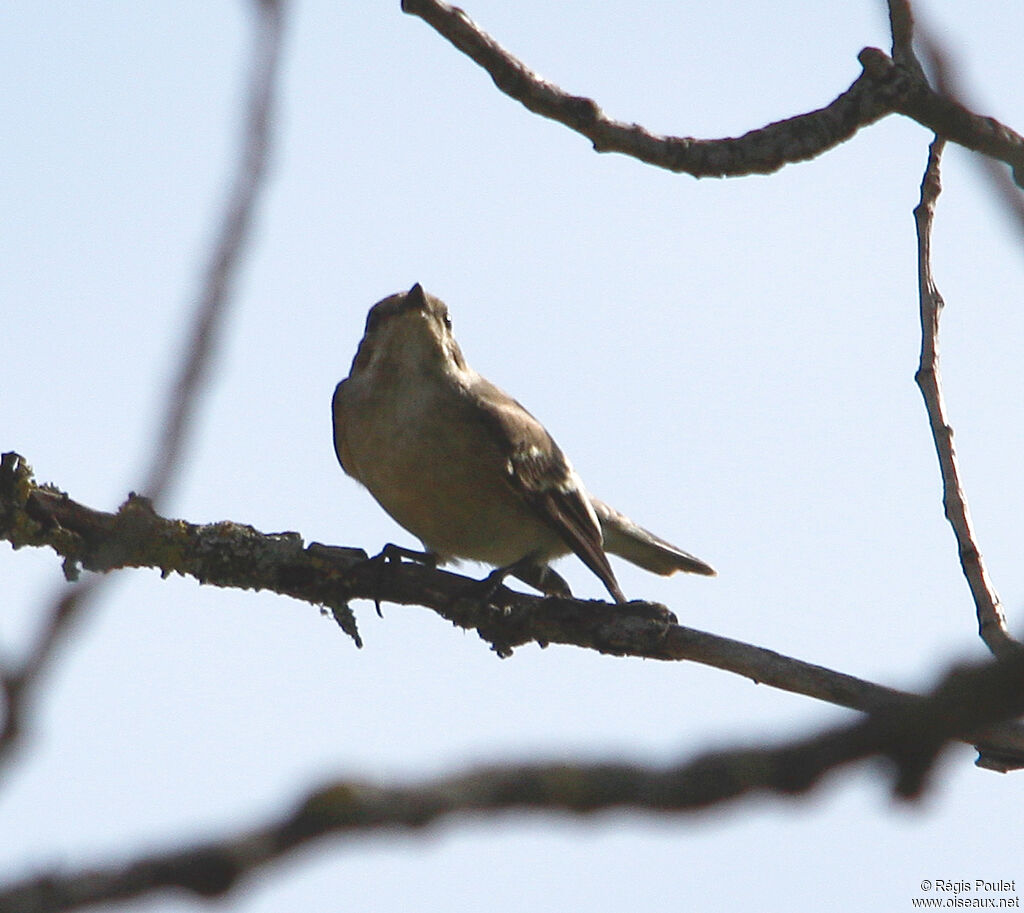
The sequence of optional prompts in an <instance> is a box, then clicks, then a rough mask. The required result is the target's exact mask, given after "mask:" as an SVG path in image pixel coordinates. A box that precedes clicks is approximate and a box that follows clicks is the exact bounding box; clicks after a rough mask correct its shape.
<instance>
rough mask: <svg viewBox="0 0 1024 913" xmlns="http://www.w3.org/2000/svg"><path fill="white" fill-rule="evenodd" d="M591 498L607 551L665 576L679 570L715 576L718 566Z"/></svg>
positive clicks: (602, 502)
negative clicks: (696, 556) (713, 565)
mask: <svg viewBox="0 0 1024 913" xmlns="http://www.w3.org/2000/svg"><path fill="white" fill-rule="evenodd" d="M590 502H591V504H592V505H593V507H594V513H596V514H597V519H598V520H599V521H600V523H601V532H602V533H603V534H604V550H605V551H606V552H611V553H612V554H614V555H618V556H619V557H620V558H625V559H626V560H627V561H630V562H632V563H633V564H635V565H638V566H639V567H642V568H643V569H644V570H647V571H651V572H653V573H655V574H661V575H662V576H666V577H667V576H668V575H669V574H674V573H675V572H676V571H685V572H686V573H688V574H703V575H704V576H706V577H714V576H715V569H714V568H713V567H712V566H711V565H710V564H707V563H706V562H704V561H701V560H700V558H695V557H694V556H693V555H691V554H690V553H689V552H684V551H683V550H682V549H681V548H677V547H676V546H674V545H673V544H672V543H671V542H666V541H665V540H664V539H661V538H659V537H658V536H656V535H654V533H652V532H650V531H649V530H646V529H644V528H643V527H642V526H637V524H636V523H634V522H633V521H632V520H630V519H629V517H627V516H626V515H625V514H620V513H619V512H618V511H617V510H616V509H615V508H614V507H609V506H608V505H607V504H605V503H604V501H600V500H598V499H597V498H594V497H591V499H590Z"/></svg>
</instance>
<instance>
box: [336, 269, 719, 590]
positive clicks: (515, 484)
mask: <svg viewBox="0 0 1024 913" xmlns="http://www.w3.org/2000/svg"><path fill="white" fill-rule="evenodd" d="M333 415H334V450H335V453H337V455H338V461H339V462H340V463H341V466H342V469H344V470H345V472H347V473H348V474H349V475H350V476H352V477H353V478H354V479H356V480H357V481H359V482H361V483H362V484H363V485H365V486H366V487H367V488H368V489H369V490H370V493H371V494H372V495H373V496H374V498H376V499H377V501H378V503H379V504H380V506H381V507H383V508H384V510H386V511H387V512H388V513H389V514H390V515H391V516H392V517H393V518H394V519H395V520H396V521H397V522H398V523H399V524H400V525H401V526H403V527H405V529H407V530H408V531H409V532H410V533H412V534H413V535H414V536H416V537H417V538H418V539H419V540H420V541H421V542H422V543H423V546H424V548H425V549H426V550H427V552H428V554H429V555H430V556H431V557H433V558H435V559H436V560H438V561H441V562H444V561H450V560H457V559H468V560H472V561H480V562H483V563H485V564H490V565H494V566H495V567H497V568H498V570H497V571H495V575H497V577H496V578H495V579H497V580H499V581H500V580H501V579H504V577H505V576H506V575H507V574H511V575H512V576H514V577H518V578H519V579H520V580H522V581H524V582H525V583H528V584H529V585H530V586H532V587H535V588H536V589H538V590H540V591H541V592H543V593H546V594H555V595H571V594H570V592H569V587H568V584H566V582H565V581H564V580H563V579H562V578H561V576H559V575H558V574H557V573H556V572H555V571H553V570H552V569H551V568H550V567H549V566H548V563H549V562H550V561H552V560H553V559H555V558H558V557H560V556H562V555H566V554H568V553H569V552H570V551H571V552H575V553H576V554H577V555H578V556H579V558H580V560H582V561H583V563H584V564H585V565H586V566H587V567H589V568H590V569H591V570H592V571H593V572H594V573H595V574H596V575H597V576H598V577H599V578H600V579H601V582H602V583H603V584H604V585H605V587H606V588H607V589H608V592H609V593H610V594H611V595H612V597H613V598H614V599H615V601H616V602H625V601H626V598H625V597H624V596H623V595H622V590H621V589H620V588H619V584H618V582H617V581H616V579H615V574H614V572H613V571H612V568H611V565H610V564H609V563H608V557H607V555H606V552H612V553H613V554H616V555H620V556H622V557H623V558H625V559H626V560H627V561H631V562H632V563H633V564H636V565H639V566H640V567H642V568H645V569H646V570H649V571H653V572H654V573H656V574H663V575H668V574H672V573H674V572H675V571H687V572H689V573H692V574H705V575H708V576H713V575H714V573H715V571H714V569H713V568H712V567H710V566H709V565H707V564H705V563H704V562H703V561H701V560H700V559H699V558H695V557H694V556H693V555H690V554H688V553H687V552H684V551H683V550H682V549H679V548H676V547H675V546H674V545H671V544H670V543H668V542H666V541H665V540H664V539H659V538H658V537H657V536H655V535H654V534H653V533H650V532H648V531H647V530H646V529H644V528H643V527H640V526H637V524H635V523H634V522H633V521H632V520H630V519H629V518H628V517H626V516H624V515H623V514H621V513H619V512H618V511H617V510H614V509H613V508H611V507H609V506H608V505H607V504H605V503H604V502H603V501H599V500H598V499H597V498H594V497H592V496H591V495H590V494H588V492H587V490H586V488H584V486H583V482H582V481H581V480H580V477H579V476H578V475H577V474H576V471H575V470H574V469H573V468H572V464H571V463H570V462H569V460H568V459H567V458H566V456H565V454H563V453H562V451H561V449H560V448H559V447H558V445H557V444H556V443H555V442H554V440H553V439H552V437H551V435H550V434H548V432H547V431H546V430H545V429H544V426H543V425H541V423H540V422H538V421H537V420H536V419H535V418H534V417H533V416H532V415H530V413H529V412H527V411H526V409H524V408H523V407H522V406H521V405H520V404H519V403H518V402H516V400H514V399H512V397H511V396H509V395H508V394H507V393H505V392H504V391H502V390H499V389H498V388H497V387H496V386H494V384H492V383H491V382H490V381H488V380H487V379H486V378H483V377H481V376H480V375H479V374H477V372H476V371H474V370H473V369H472V368H471V367H470V366H469V365H468V364H467V363H466V359H465V358H464V357H463V355H462V351H461V350H460V349H459V346H458V344H457V343H456V342H455V338H454V337H453V336H452V323H451V318H450V317H449V316H448V308H447V307H445V305H444V302H442V301H440V300H439V299H437V298H435V297H434V296H433V295H428V294H427V293H426V292H424V291H423V289H422V288H421V287H420V285H419V283H417V284H416V285H414V286H413V287H412V288H411V289H410V290H409V291H408V292H405V293H400V294H397V295H391V296H390V297H388V298H385V299H384V300H383V301H379V302H378V303H377V304H375V305H374V306H373V307H372V308H371V309H370V313H369V315H368V316H367V318H366V331H365V333H364V335H363V339H362V341H361V342H360V343H359V349H358V351H357V352H356V356H355V359H354V360H353V361H352V369H351V371H350V373H349V376H348V377H347V378H346V379H345V380H343V381H342V382H341V383H340V384H338V386H337V389H336V390H335V391H334V402H333ZM495 575H492V577H495Z"/></svg>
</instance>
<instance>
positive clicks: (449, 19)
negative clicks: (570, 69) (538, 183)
mask: <svg viewBox="0 0 1024 913" xmlns="http://www.w3.org/2000/svg"><path fill="white" fill-rule="evenodd" d="M402 10H403V11H404V12H406V13H409V14H411V15H414V16H418V17H419V18H421V19H423V21H424V22H426V23H427V24H428V25H430V26H431V27H432V28H433V29H434V30H435V31H437V32H438V33H439V34H440V35H442V36H443V37H445V38H447V39H448V41H450V42H451V43H452V44H453V45H454V46H455V47H456V48H458V49H459V50H460V51H461V52H462V53H463V54H465V55H467V56H468V57H470V58H471V59H472V60H474V61H475V62H476V63H477V64H479V65H480V66H481V67H482V68H483V69H485V70H486V71H487V72H488V73H489V74H490V76H491V79H493V80H494V84H495V85H496V86H497V87H498V88H499V89H500V90H501V91H502V92H504V93H505V94H506V95H508V96H509V97H510V98H514V99H515V100H516V101H518V102H520V103H521V104H522V105H524V106H525V107H526V108H528V109H529V110H531V111H533V112H534V113H535V114H539V115H541V116H542V117H547V118H549V119H551V120H554V121H558V122H559V123H561V124H564V125H565V126H566V127H568V128H569V129H570V130H574V131H575V132H577V133H580V134H582V135H583V136H585V137H587V139H589V140H590V141H591V143H592V144H593V146H594V149H595V151H597V152H619V153H622V154H623V155H629V156H632V157H633V158H636V159H639V160H640V161H642V162H647V163H648V164H650V165H655V166H657V167H659V168H665V169H668V170H669V171H676V172H683V173H686V174H691V175H693V176H694V177H739V176H742V175H748V174H769V173H771V172H773V171H778V170H779V169H780V168H782V167H783V166H785V165H787V164H792V163H795V162H802V161H806V160H808V159H812V158H815V157H817V156H819V155H821V154H822V153H824V152H826V151H828V150H829V149H831V148H833V147H834V146H837V145H838V144H839V143H841V142H843V141H845V140H847V139H849V138H850V137H851V136H853V135H854V133H856V132H857V131H858V130H859V129H860V128H861V127H865V126H867V125H868V124H872V123H874V122H875V121H877V120H879V119H880V118H882V117H884V116H886V115H887V114H891V113H893V112H899V113H901V114H904V115H905V116H907V117H911V118H913V119H914V120H917V121H918V122H919V123H921V124H923V125H924V126H926V127H928V128H929V129H930V130H932V131H934V132H937V133H941V134H942V135H944V136H947V137H948V138H949V139H951V140H953V141H954V142H957V143H960V144H961V145H964V146H967V147H968V148H970V149H976V150H977V151H979V152H984V153H985V154H986V155H990V156H992V157H994V158H998V159H1001V160H1002V161H1005V162H1007V163H1009V164H1010V165H1013V166H1014V167H1015V168H1018V166H1019V171H1018V173H1021V174H1024V138H1022V137H1021V136H1019V135H1018V134H1017V133H1015V132H1014V131H1013V130H1011V129H1009V128H1008V127H1005V126H1003V125H1002V124H1000V123H999V122H998V121H996V120H993V119H992V118H988V117H979V116H977V115H975V114H972V113H971V112H969V111H967V110H966V109H965V108H963V107H962V106H961V105H958V104H957V103H956V102H954V101H951V100H950V99H947V98H944V97H943V96H941V95H939V94H938V93H936V92H935V91H933V90H932V89H931V87H930V86H929V85H928V83H927V81H926V80H925V79H924V76H923V73H922V71H921V68H920V65H917V66H916V67H915V66H914V64H915V63H916V58H915V57H913V54H912V51H911V50H910V40H911V38H912V35H913V20H912V18H911V17H910V9H909V7H907V6H906V4H905V3H899V2H896V0H893V3H891V4H890V18H891V21H892V23H893V29H894V45H893V46H894V53H898V55H899V58H900V60H901V63H900V64H897V63H894V62H893V60H892V59H891V58H889V57H888V56H887V55H886V54H885V53H883V52H882V51H880V50H878V49H877V48H865V49H864V50H863V51H861V53H860V55H859V60H860V62H861V65H862V66H863V68H864V72H863V73H862V74H861V75H860V76H859V77H858V78H857V80H856V81H855V82H854V83H853V85H851V86H850V88H849V89H848V90H847V91H846V92H844V93H843V94H842V95H840V96H839V97H838V98H836V99H835V100H834V101H833V102H831V103H830V104H828V105H827V106H826V107H824V108H821V109H819V110H817V111H811V112H809V113H807V114H800V115H798V116H796V117H791V118H787V119H786V120H781V121H778V122H776V123H772V124H769V125H768V126H766V127H763V128H761V129H757V130H751V131H750V132H748V133H745V134H744V135H743V136H741V137H738V138H727V139H712V140H702V139H694V138H693V137H679V136H660V135H657V134H653V133H651V132H649V131H648V130H646V129H644V128H643V127H641V126H639V125H638V124H627V123H623V122H621V121H616V120H612V119H611V118H609V117H608V116H607V115H606V114H605V113H604V112H603V111H602V110H601V108H600V107H599V106H598V104H597V103H596V102H595V101H594V100H593V99H591V98H586V97H584V96H579V95H570V94H569V93H567V92H565V91H563V90H562V89H560V88H559V87H558V86H556V85H554V84H553V83H551V82H548V81H547V80H545V79H542V78H541V77H540V76H538V75H537V74H536V73H535V72H534V71H533V70H531V69H530V68H529V67H528V66H526V64H524V63H523V62H522V61H520V60H518V59H517V58H516V57H514V56H513V55H512V54H510V53H509V52H508V51H507V50H505V48H503V47H502V46H501V45H500V44H498V42H497V41H495V40H494V39H493V38H492V37H491V36H490V35H488V34H487V33H486V32H484V31H483V30H482V29H481V28H480V27H479V26H478V25H477V24H476V23H475V22H473V21H472V20H471V19H470V18H469V16H467V15H466V13H465V12H463V11H462V10H461V9H459V8H458V7H454V6H450V5H449V4H447V3H444V2H442V0H402Z"/></svg>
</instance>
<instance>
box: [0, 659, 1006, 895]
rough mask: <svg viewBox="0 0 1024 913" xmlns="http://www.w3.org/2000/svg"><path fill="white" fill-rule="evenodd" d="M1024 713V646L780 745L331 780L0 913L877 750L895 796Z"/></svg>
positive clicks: (193, 887)
mask: <svg viewBox="0 0 1024 913" xmlns="http://www.w3.org/2000/svg"><path fill="white" fill-rule="evenodd" d="M1022 712H1024V654H1016V655H1013V656H1012V657H1010V658H1008V659H1004V660H999V661H996V662H990V663H988V664H986V665H983V666H975V667H971V668H963V669H959V670H954V671H953V672H952V673H951V674H950V675H948V676H947V677H946V678H945V679H944V680H943V682H942V683H941V684H940V685H939V686H938V688H936V689H935V691H933V692H932V693H931V695H929V696H928V697H927V698H918V699H915V700H914V701H913V702H912V703H906V704H903V705H900V706H897V707H890V708H888V709H887V710H884V711H880V712H878V713H876V714H873V715H872V716H870V717H869V718H867V719H865V720H862V721H860V722H857V723H855V724H853V725H847V726H842V727H836V728H833V729H829V730H827V731H825V732H822V733H820V734H817V735H814V736H811V737H809V738H805V739H802V740H799V741H796V742H792V743H790V744H785V745H782V746H779V747H775V748H743V749H739V750H733V751H723V752H715V753H708V754H705V755H702V756H698V757H696V758H693V759H689V760H685V761H681V762H679V763H676V764H673V765H668V766H665V767H651V766H645V765H641V764H630V763H597V764H593V763H591V764H557V763H549V764H521V765H494V766H489V767H481V768H477V769H475V770H469V771H466V772H462V773H455V774H449V775H447V776H441V777H437V778H434V779H430V780H426V781H421V782H414V783H410V784H406V785H392V786H380V785H376V784H371V783H365V782H358V781H351V780H339V781H336V782H333V783H329V784H327V785H325V786H323V787H322V788H320V789H317V790H314V791H313V792H311V793H309V794H308V795H306V796H305V797H304V798H303V799H302V800H301V801H299V802H298V803H296V804H295V806H294V807H293V810H291V811H289V812H286V813H285V814H283V815H280V816H275V817H273V818H271V819H269V820H267V821H265V822H264V823H261V824H258V825H256V826H255V827H252V828H249V829H246V830H244V831H241V832H239V833H235V834H230V835H226V836H224V837H221V838H220V839H216V840H210V841H206V842H203V843H196V844H192V845H188V846H185V847H184V848H180V849H176V850H171V851H168V852H164V853H155V854H152V855H150V856H145V857H141V858H136V859H130V860H126V861H122V862H119V863H112V864H110V865H107V866H106V867H103V868H98V869H91V870H85V871H78V872H70V873H67V872H59V871H54V872H49V873H45V874H43V875H41V876H40V875H35V876H33V877H31V878H28V879H25V880H23V881H21V882H16V883H13V884H11V885H9V886H8V887H7V888H6V889H0V913H57V911H66V910H74V909H78V908H80V907H83V906H87V905H89V904H96V903H101V902H109V901H118V900H128V899H131V898H135V897H140V896H142V895H145V894H150V893H152V892H155V891H159V890H165V889H168V888H175V889H179V890H183V891H187V892H189V893H190V894H192V895H195V896H197V897H200V898H214V897H220V896H222V895H224V894H226V893H227V892H228V891H230V890H231V889H232V888H233V887H234V886H235V885H236V884H237V883H238V882H239V881H240V880H241V879H243V878H244V877H246V876H248V875H251V874H253V873H254V872H256V871H258V870H259V869H261V868H263V867H265V866H267V865H268V864H270V863H272V862H274V861H276V860H278V859H280V858H282V857H284V856H286V855H287V854H289V853H291V852H293V851H294V850H295V849H297V848H299V847H301V846H303V845H304V844H307V843H310V842H313V841H317V840H321V839H323V838H325V837H328V836H337V835H347V836H350V837H354V836H360V837H364V836H370V835H372V834H375V833H379V832H382V831H394V830H399V829H402V830H413V831H417V832H419V831H422V830H423V829H424V828H426V827H428V826H432V825H436V824H438V823H439V822H441V821H444V820H448V819H452V818H456V817H460V818H462V819H463V820H464V819H465V818H466V817H467V816H469V815H473V816H475V817H482V816H495V815H498V814H503V813H508V812H511V811H522V810H531V811H544V812H548V813H554V814H571V815H578V816H583V815H591V814H593V813H594V812H599V811H605V810H613V809H614V810H632V811H640V812H645V813H662V814H678V813H680V812H688V811H694V810H697V809H703V808H707V807H709V806H712V805H717V804H721V803H724V802H727V801H731V800H735V799H738V798H740V797H742V796H745V795H748V794H752V793H773V794H780V795H793V794H798V793H804V792H807V791H809V790H810V789H812V788H813V787H814V786H815V785H816V784H817V783H819V782H820V781H821V779H822V777H823V776H824V775H825V774H827V773H828V772H829V771H831V770H834V769H836V768H838V767H840V766H842V765H845V764H849V763H851V762H854V761H858V760H861V759H864V758H868V757H871V756H879V757H882V758H884V759H887V760H888V761H890V762H891V764H892V767H893V773H894V788H895V791H896V793H897V795H899V796H902V797H905V798H913V797H915V796H917V795H919V794H920V792H921V791H922V789H923V787H924V785H925V782H926V778H927V776H928V774H929V773H930V771H931V769H932V767H933V765H934V763H935V760H936V759H937V757H938V756H939V754H940V752H941V750H942V748H943V746H944V745H945V744H946V743H947V741H948V740H950V739H952V738H956V737H963V735H964V734H965V733H966V732H969V731H971V730H975V729H977V728H978V727H979V726H989V727H991V726H992V725H994V724H996V723H998V721H1000V720H1004V719H1007V718H1009V717H1011V716H1015V715H1018V714H1020V713H1022Z"/></svg>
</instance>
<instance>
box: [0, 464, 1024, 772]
mask: <svg viewBox="0 0 1024 913" xmlns="http://www.w3.org/2000/svg"><path fill="white" fill-rule="evenodd" d="M0 539H7V540H8V541H10V542H11V544H12V545H14V547H15V548H20V547H23V546H33V547H49V548H52V549H53V550H54V551H56V552H57V553H58V554H60V555H62V556H63V557H64V564H65V570H66V573H68V574H72V575H73V574H74V573H76V572H77V569H78V567H79V566H81V567H84V568H85V569H86V570H90V571H96V572H99V573H104V572H107V571H110V570H113V569H116V568H123V567H154V568H159V569H160V571H161V573H162V574H163V575H164V576H166V575H167V574H170V573H172V572H174V573H178V574H182V575H187V576H191V577H194V578H195V579H196V580H198V581H200V582H201V583H208V584H212V585H214V586H222V587H238V588H242V589H254V590H271V591H273V592H275V593H279V594H281V595H285V596H291V597H293V598H295V599H300V600H302V601H304V602H309V603H311V604H313V605H320V606H326V607H327V608H328V609H329V610H330V612H331V614H332V615H333V616H334V618H335V620H337V621H338V623H339V624H340V625H341V626H342V628H343V629H344V630H345V631H346V632H347V633H348V634H349V635H350V636H351V637H353V639H354V640H355V641H356V643H357V645H361V643H362V642H361V640H360V639H359V634H358V631H357V629H356V622H355V617H354V615H353V614H352V612H351V609H350V608H349V606H348V602H349V600H351V599H371V600H380V601H387V602H395V603H400V604H403V605H422V606H426V607H427V608H430V609H432V610H433V611H435V612H436V613H437V614H438V615H440V616H441V617H443V618H446V619H447V620H449V621H451V622H452V623H453V624H456V625H458V626H459V627H462V628H466V629H470V630H476V631H477V633H478V634H479V635H480V637H481V638H483V639H484V640H485V641H487V642H488V643H490V644H491V646H492V648H493V649H494V650H495V651H496V652H497V653H498V654H499V655H501V656H508V655H511V653H512V651H513V650H514V648H515V647H517V646H520V645H522V644H526V643H531V642H537V643H539V644H541V645H547V644H549V643H560V644H566V645H572V646H577V647H583V648H586V649H591V650H597V651H598V652H601V653H608V654H613V655H616V656H638V657H645V658H648V659H659V660H664V661H679V660H691V661H693V662H699V663H702V664H705V665H710V666H714V667H716V668H718V669H722V670H724V671H728V672H732V673H734V674H737V675H742V676H744V677H746V678H750V679H752V680H753V681H755V682H760V683H764V684H767V685H770V686H772V687H774V688H779V689H782V690H784V691H790V692H793V693H796V694H803V695H806V696H808V697H813V698H816V699H818V700H822V701H826V702H828V703H831V704H838V705H839V706H842V707H848V708H851V709H854V710H861V711H864V712H880V711H885V710H888V709H890V708H892V707H898V706H904V705H906V703H907V702H908V701H915V700H917V699H918V698H917V697H916V696H915V695H911V694H908V693H906V692H902V691H897V690H895V689H892V688H886V687H884V686H882V685H877V684H874V683H872V682H867V681H864V680H862V679H858V678H855V677H854V676H851V675H845V674H843V673H841V672H835V671H833V670H831V669H826V668H824V667H822V666H817V665H814V664H812V663H807V662H803V661H801V660H798V659H793V658H791V657H787V656H783V655H781V654H779V653H776V652H774V651H773V650H767V649H764V648H763V647H757V646H753V645H752V644H746V643H742V642H741V641H736V640H731V639H730V638H727V637H720V636H718V635H715V634H710V633H707V632H705V631H698V630H695V629H693V628H686V627H683V626H682V625H679V624H677V621H676V617H675V615H673V614H672V613H671V612H670V611H669V610H668V609H666V608H665V607H664V606H660V605H657V604H656V603H645V602H638V601H635V602H631V603H627V604H626V605H624V606H613V605H610V604H609V603H606V602H600V601H596V600H578V599H556V598H551V597H548V598H541V597H538V596H531V595H528V594H526V593H518V592H515V591H514V590H510V589H508V588H507V587H501V588H499V589H498V590H497V592H496V593H495V594H494V596H493V597H492V598H491V599H490V600H488V602H487V603H486V604H481V603H480V601H479V600H477V599H473V598H470V599H466V598H463V597H464V596H465V594H466V591H467V585H468V583H469V581H468V580H467V578H465V577H462V576H459V575H458V574H452V573H449V572H447V571H439V570H435V569H434V568H429V567H424V566H422V565H419V564H414V563H406V562H393V561H385V560H382V559H380V558H377V559H368V558H367V555H366V552H364V551H363V550H362V549H358V548H340V547H336V546H326V545H321V544H320V543H317V542H314V543H311V544H310V545H309V546H305V545H304V543H303V540H302V537H301V536H299V534H298V533H275V534H269V535H268V534H263V533H260V532H258V531H257V530H255V529H253V528H252V527H251V526H243V525H241V524H237V523H231V522H226V521H225V522H221V523H212V524H208V525H205V526H200V525H196V524H192V523H186V522H185V521H183V520H169V519H166V518H164V517H161V516H159V515H158V514H156V513H155V512H154V511H153V508H152V506H151V505H150V504H149V502H148V501H147V500H146V499H145V498H140V497H138V496H132V497H130V498H129V499H128V500H127V501H126V502H125V503H124V504H123V505H121V507H120V508H119V510H118V511H117V513H116V514H110V513H105V512H103V511H96V510H92V509H91V508H89V507H86V506H85V505H83V504H79V503H77V502H76V501H73V500H72V499H71V498H69V497H68V496H67V495H66V494H64V493H63V492H61V491H59V490H57V489H55V488H53V487H50V486H39V485H36V484H35V482H34V481H33V479H32V475H31V469H30V468H29V467H28V466H27V465H26V464H25V463H24V461H23V460H22V459H21V458H20V457H19V456H18V455H17V454H5V455H4V456H3V459H2V462H0ZM969 741H970V742H971V743H972V744H974V745H976V746H977V747H978V749H979V751H980V752H981V754H982V757H981V759H980V760H979V764H981V765H982V766H985V767H990V768H993V769H997V770H1009V769H1011V768H1014V767H1018V766H1024V726H1021V725H1018V724H1001V725H1000V726H998V727H997V728H995V729H993V730H991V731H989V730H985V731H979V732H976V733H973V734H972V736H971V738H970V739H969Z"/></svg>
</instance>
